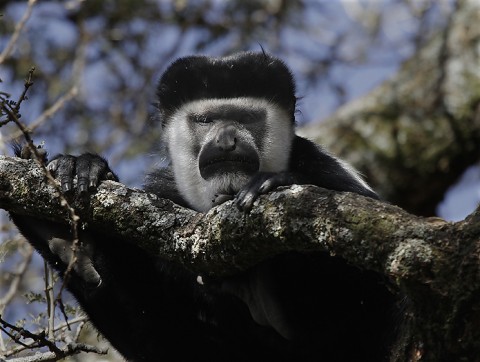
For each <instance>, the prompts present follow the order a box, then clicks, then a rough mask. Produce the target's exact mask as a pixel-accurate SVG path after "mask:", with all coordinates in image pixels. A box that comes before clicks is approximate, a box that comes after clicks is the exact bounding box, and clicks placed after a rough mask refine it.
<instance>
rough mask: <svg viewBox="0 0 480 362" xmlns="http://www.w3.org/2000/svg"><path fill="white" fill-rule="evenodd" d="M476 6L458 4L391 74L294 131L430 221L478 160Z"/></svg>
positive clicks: (479, 35) (479, 41)
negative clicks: (368, 90)
mask: <svg viewBox="0 0 480 362" xmlns="http://www.w3.org/2000/svg"><path fill="white" fill-rule="evenodd" d="M478 23H480V2H478V1H458V2H457V10H456V11H455V12H452V13H451V15H450V19H449V21H448V23H447V26H446V27H445V29H444V31H443V32H441V33H438V34H436V36H435V37H433V39H431V41H429V42H428V43H427V44H426V45H424V46H420V47H419V49H418V51H417V53H416V54H415V55H414V56H413V57H412V58H411V59H409V60H408V61H406V62H405V63H404V64H403V65H402V67H401V69H400V70H399V72H398V73H397V75H396V76H395V77H393V78H392V79H390V80H388V81H386V82H385V83H384V84H382V85H381V86H380V87H377V88H375V89H374V90H373V91H372V92H371V93H369V94H367V95H366V96H364V97H361V98H359V99H357V100H356V101H354V102H351V103H348V104H347V105H345V106H344V107H342V108H340V109H339V111H337V112H336V113H335V114H334V115H333V116H332V117H330V118H329V119H328V120H326V121H325V122H322V123H321V124H315V125H310V126H307V127H305V128H303V129H302V130H301V133H302V134H303V135H304V136H307V137H308V138H310V139H313V140H314V141H316V142H318V143H319V144H321V145H324V146H326V148H328V149H329V150H331V151H332V152H333V153H334V154H337V155H340V156H342V157H344V158H345V159H347V160H348V161H349V162H351V163H352V164H353V165H355V166H356V167H357V168H358V169H359V170H360V171H361V172H362V173H363V174H364V175H365V176H366V177H367V179H368V181H369V183H370V184H371V185H372V186H373V188H374V189H375V190H376V191H377V192H379V194H380V195H381V196H382V198H384V199H385V200H388V201H390V202H392V203H394V204H395V205H399V206H401V207H402V208H404V209H405V210H408V211H409V212H412V213H415V214H417V215H424V216H432V215H435V208H436V206H437V205H438V203H439V202H440V201H441V200H442V199H443V197H444V195H445V192H446V191H447V189H448V188H449V187H450V186H451V185H452V184H453V183H454V182H455V181H456V180H457V179H458V177H459V176H460V175H461V174H462V173H463V172H464V171H465V170H466V168H468V167H469V166H471V165H473V164H475V163H476V162H478V161H479V160H480V70H479V69H480V67H479V66H478V65H479V64H480V27H478V26H475V24H478Z"/></svg>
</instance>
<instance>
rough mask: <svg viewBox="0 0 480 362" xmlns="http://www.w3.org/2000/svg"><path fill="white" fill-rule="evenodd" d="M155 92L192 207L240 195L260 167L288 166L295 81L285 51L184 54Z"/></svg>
mask: <svg viewBox="0 0 480 362" xmlns="http://www.w3.org/2000/svg"><path fill="white" fill-rule="evenodd" d="M157 95H158V100H159V112H160V117H161V120H162V126H163V127H164V141H165V142H166V145H167V148H168V152H169V156H170V159H171V162H172V168H173V174H174V177H175V182H176V184H177V187H178V189H179V191H180V193H181V194H182V196H183V197H184V198H185V199H186V200H187V201H188V202H189V203H190V205H191V206H192V207H193V208H194V209H196V210H199V211H206V210H208V209H210V208H211V207H212V206H214V205H215V203H214V202H212V201H213V200H215V198H216V195H235V194H236V193H237V192H238V191H239V190H240V189H241V188H242V187H243V186H244V185H245V184H246V183H247V182H248V181H249V180H250V178H251V177H252V176H253V175H254V174H255V173H257V172H281V171H285V170H287V168H288V162H289V156H290V149H291V144H292V140H293V137H294V123H295V122H294V112H295V103H296V98H295V84H294V81H293V77H292V75H291V73H290V71H289V70H288V68H287V67H286V65H285V64H284V63H283V62H282V61H280V60H279V59H277V58H274V57H272V56H270V55H267V54H264V53H252V52H245V53H239V54H236V55H233V56H228V57H223V58H211V57H206V56H190V57H185V58H180V59H178V60H177V61H175V62H174V63H173V64H172V65H171V66H170V67H169V68H168V69H167V70H166V72H165V73H164V74H163V76H162V77H161V79H160V83H159V85H158V90H157Z"/></svg>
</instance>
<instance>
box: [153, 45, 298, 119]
mask: <svg viewBox="0 0 480 362" xmlns="http://www.w3.org/2000/svg"><path fill="white" fill-rule="evenodd" d="M272 85H274V86H272ZM157 96H158V100H159V104H160V108H159V109H160V113H161V118H162V121H163V122H165V121H167V120H168V118H169V117H170V115H171V113H172V112H173V111H175V109H176V108H177V107H178V106H180V105H181V104H184V103H186V102H188V101H193V100H200V99H209V98H234V97H246V96H249V97H256V98H265V99H267V100H272V101H275V102H276V103H278V104H281V105H282V106H283V107H284V108H285V109H287V111H288V112H289V113H292V122H293V121H294V118H293V112H294V111H295V103H296V98H295V83H294V81H293V77H292V74H291V73H290V70H289V69H288V68H287V66H286V65H285V64H284V63H283V62H282V61H281V60H279V59H278V58H275V57H272V56H271V55H268V54H264V53H253V52H244V53H238V54H235V55H232V56H229V57H223V58H212V57H207V56H188V57H184V58H180V59H178V60H176V61H175V62H173V64H172V65H170V67H169V68H168V69H167V70H166V72H165V73H164V74H163V76H162V77H161V79H160V83H159V85H158V88H157Z"/></svg>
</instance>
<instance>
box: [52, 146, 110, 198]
mask: <svg viewBox="0 0 480 362" xmlns="http://www.w3.org/2000/svg"><path fill="white" fill-rule="evenodd" d="M47 168H48V169H49V170H50V172H52V174H53V175H54V176H55V178H57V179H59V180H60V184H61V186H62V191H63V192H64V193H66V194H69V193H72V192H73V191H74V190H75V189H74V181H75V180H76V181H77V183H76V186H77V187H76V190H77V193H78V195H80V196H83V195H86V194H87V193H88V192H92V191H94V190H95V189H96V188H97V187H98V185H99V184H100V182H101V181H104V180H113V181H118V177H117V175H115V173H113V171H112V170H111V169H110V167H109V166H108V162H107V161H106V160H105V159H104V158H103V157H100V156H98V155H95V154H93V153H84V154H82V155H80V156H71V155H57V156H55V157H54V158H53V160H52V161H51V162H50V163H49V164H48V165H47Z"/></svg>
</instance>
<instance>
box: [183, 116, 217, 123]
mask: <svg viewBox="0 0 480 362" xmlns="http://www.w3.org/2000/svg"><path fill="white" fill-rule="evenodd" d="M189 118H190V121H191V122H194V123H212V122H213V120H214V118H213V117H209V116H208V115H206V114H192V115H190V117H189Z"/></svg>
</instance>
